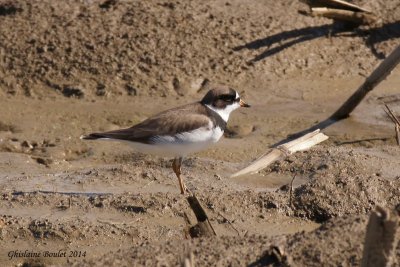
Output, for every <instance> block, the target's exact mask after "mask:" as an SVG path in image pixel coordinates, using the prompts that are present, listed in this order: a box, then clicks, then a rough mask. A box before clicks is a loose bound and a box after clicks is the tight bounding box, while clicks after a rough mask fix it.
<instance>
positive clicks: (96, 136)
mask: <svg viewBox="0 0 400 267" xmlns="http://www.w3.org/2000/svg"><path fill="white" fill-rule="evenodd" d="M80 138H81V139H82V140H96V139H101V138H107V137H106V136H104V135H102V134H99V133H91V134H88V135H81V137H80Z"/></svg>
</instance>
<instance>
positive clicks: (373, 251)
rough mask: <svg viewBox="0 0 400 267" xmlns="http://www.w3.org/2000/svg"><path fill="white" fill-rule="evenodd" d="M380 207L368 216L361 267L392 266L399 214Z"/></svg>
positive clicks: (397, 236)
mask: <svg viewBox="0 0 400 267" xmlns="http://www.w3.org/2000/svg"><path fill="white" fill-rule="evenodd" d="M396 213H397V212H393V213H391V212H389V211H388V210H385V209H383V208H382V207H379V206H378V207H376V210H375V211H373V212H372V213H371V216H370V217H369V221H368V225H367V232H366V234H365V242H364V252H363V257H362V262H361V267H372V266H374V267H375V266H394V265H393V264H394V260H395V251H396V247H397V243H398V241H399V240H398V239H399V221H400V220H399V216H398V214H396Z"/></svg>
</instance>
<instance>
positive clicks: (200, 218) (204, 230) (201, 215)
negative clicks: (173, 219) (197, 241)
mask: <svg viewBox="0 0 400 267" xmlns="http://www.w3.org/2000/svg"><path fill="white" fill-rule="evenodd" d="M187 201H188V202H189V205H190V208H191V209H192V210H193V213H194V215H195V216H196V219H197V222H198V223H197V224H196V225H195V226H194V227H192V228H191V229H190V235H191V236H192V237H200V236H216V235H217V234H216V233H215V230H214V228H213V227H212V225H211V223H210V221H209V219H208V216H207V213H206V212H205V210H204V209H203V207H202V206H201V204H200V202H199V200H198V199H197V197H196V196H195V195H191V196H188V197H187Z"/></svg>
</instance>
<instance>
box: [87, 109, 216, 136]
mask: <svg viewBox="0 0 400 267" xmlns="http://www.w3.org/2000/svg"><path fill="white" fill-rule="evenodd" d="M209 122H210V119H209V118H208V117H207V116H206V110H205V108H204V107H203V106H202V105H201V104H200V103H194V104H189V105H186V106H183V107H179V108H175V109H170V110H167V111H164V112H162V113H159V114H157V115H155V116H153V117H150V118H148V119H147V120H145V121H143V122H141V123H139V124H137V125H135V126H132V127H131V128H127V129H121V130H115V131H109V132H104V133H92V134H89V135H87V136H84V137H83V138H82V139H86V140H94V139H99V138H110V139H117V140H127V141H134V142H141V143H147V144H148V143H152V138H153V137H154V136H165V135H169V136H174V135H175V134H177V133H182V132H190V131H192V130H195V129H197V128H200V127H206V126H208V124H209Z"/></svg>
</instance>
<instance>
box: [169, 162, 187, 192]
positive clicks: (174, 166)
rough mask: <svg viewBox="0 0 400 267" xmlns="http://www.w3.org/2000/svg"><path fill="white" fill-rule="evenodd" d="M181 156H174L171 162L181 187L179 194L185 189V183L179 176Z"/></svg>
mask: <svg viewBox="0 0 400 267" xmlns="http://www.w3.org/2000/svg"><path fill="white" fill-rule="evenodd" d="M182 161H183V157H179V158H175V159H174V162H173V163H172V169H173V170H174V172H175V174H176V177H178V181H179V187H180V188H181V194H182V195H183V194H185V192H186V191H187V188H186V185H185V183H184V182H183V180H182V177H181V165H182Z"/></svg>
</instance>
